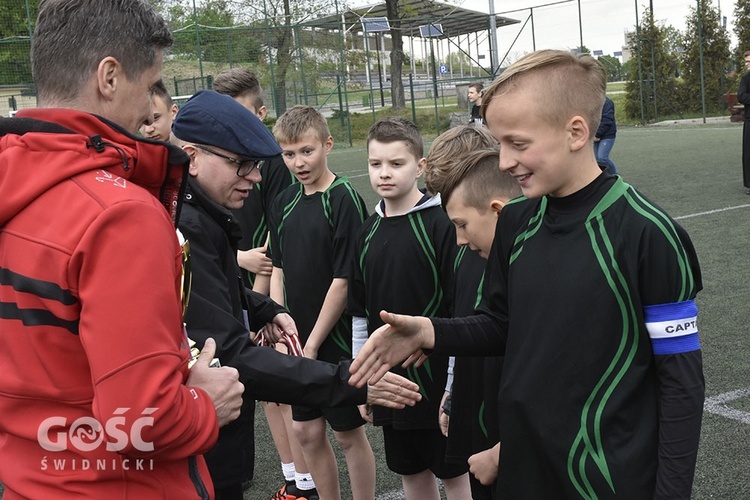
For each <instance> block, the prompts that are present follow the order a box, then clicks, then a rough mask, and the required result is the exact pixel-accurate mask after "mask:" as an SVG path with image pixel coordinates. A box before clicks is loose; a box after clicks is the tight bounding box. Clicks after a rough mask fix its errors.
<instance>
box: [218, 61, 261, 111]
mask: <svg viewBox="0 0 750 500" xmlns="http://www.w3.org/2000/svg"><path fill="white" fill-rule="evenodd" d="M212 87H213V89H214V90H215V91H216V92H218V93H219V94H226V95H228V96H231V97H233V98H235V99H236V98H238V97H241V96H245V95H247V96H251V97H252V98H253V105H254V106H255V109H260V108H261V107H263V95H262V94H261V88H260V80H258V76H257V75H256V74H255V73H254V72H253V71H251V70H249V69H247V68H239V67H238V68H232V69H228V70H226V71H222V72H221V73H219V74H218V75H216V78H214V82H213V84H212Z"/></svg>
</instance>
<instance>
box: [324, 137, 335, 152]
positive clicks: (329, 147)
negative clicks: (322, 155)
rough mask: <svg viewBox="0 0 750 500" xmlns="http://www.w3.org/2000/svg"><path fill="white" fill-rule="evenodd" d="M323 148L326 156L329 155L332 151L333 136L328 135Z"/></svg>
mask: <svg viewBox="0 0 750 500" xmlns="http://www.w3.org/2000/svg"><path fill="white" fill-rule="evenodd" d="M323 146H324V147H325V149H326V156H327V155H328V153H330V152H331V150H332V149H333V136H331V135H329V136H328V139H326V142H324V143H323Z"/></svg>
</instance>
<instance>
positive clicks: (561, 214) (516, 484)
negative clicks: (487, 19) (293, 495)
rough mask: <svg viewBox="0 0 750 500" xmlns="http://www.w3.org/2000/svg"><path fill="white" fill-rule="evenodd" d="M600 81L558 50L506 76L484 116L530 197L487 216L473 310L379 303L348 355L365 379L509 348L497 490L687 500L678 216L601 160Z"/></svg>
mask: <svg viewBox="0 0 750 500" xmlns="http://www.w3.org/2000/svg"><path fill="white" fill-rule="evenodd" d="M605 87H606V72H605V71H604V68H603V67H602V66H601V64H599V63H598V62H597V61H596V60H594V59H593V58H591V57H589V56H580V57H579V56H576V55H573V54H570V53H568V52H563V51H549V50H547V51H539V52H535V53H532V54H530V55H528V56H526V57H524V58H522V59H520V60H519V61H518V62H516V63H515V64H513V65H511V66H510V67H509V68H508V69H506V70H505V71H504V72H503V74H502V75H501V76H500V77H499V78H498V79H497V80H496V81H495V82H494V83H493V85H492V86H491V87H490V88H489V89H488V90H487V92H486V93H485V102H484V104H483V106H484V116H485V118H486V122H487V124H488V126H489V129H490V131H491V132H492V135H493V136H494V137H495V138H496V139H498V141H499V142H500V148H501V150H500V168H501V169H502V170H504V171H507V172H509V173H510V174H511V175H513V176H514V177H515V178H516V179H518V181H519V183H520V185H521V189H522V190H523V194H524V195H525V196H526V198H520V199H517V200H513V201H512V202H511V203H508V204H507V205H506V206H505V208H504V209H503V212H502V214H501V216H500V218H499V220H498V224H497V228H496V233H495V240H494V242H493V245H492V249H491V251H490V258H489V260H488V264H487V272H486V276H485V282H484V287H483V289H482V301H481V303H480V304H479V306H478V308H477V314H476V315H475V316H472V317H469V318H456V319H451V320H446V319H440V318H433V319H429V318H418V317H409V316H401V315H393V314H390V313H385V312H384V313H382V316H383V318H384V320H385V321H386V322H387V323H388V325H386V326H384V327H383V328H382V329H381V330H380V331H379V332H377V333H375V334H373V335H372V336H371V338H370V340H369V341H368V343H369V345H366V346H364V347H363V348H362V350H361V352H360V356H359V357H358V358H357V360H355V363H354V364H353V365H352V370H353V372H354V373H355V374H356V375H355V376H354V377H353V379H352V382H353V383H355V384H362V383H363V382H364V381H366V380H370V382H371V381H372V380H375V379H377V377H378V376H379V375H380V374H382V373H385V372H386V371H387V368H388V366H391V365H393V364H395V363H397V362H399V361H400V360H401V359H403V356H404V353H405V352H415V351H416V350H417V349H433V350H434V352H436V353H446V352H447V353H451V354H456V355H460V354H475V355H476V354H490V355H492V354H502V353H505V361H504V366H503V376H502V380H501V382H500V384H501V386H500V387H501V388H500V395H499V416H500V417H499V418H500V422H499V424H500V425H499V432H500V440H501V451H500V458H499V471H498V480H497V486H498V495H499V497H501V498H564V499H569V498H570V499H572V498H600V499H601V498H638V499H641V498H654V499H667V498H690V492H691V488H692V482H693V477H694V472H695V460H696V456H697V450H698V441H699V435H700V425H701V417H702V408H703V399H704V381H703V372H702V361H701V351H700V342H699V339H698V329H697V325H696V321H697V315H698V309H697V306H696V304H695V296H696V294H697V293H698V291H699V290H701V288H702V283H701V274H700V268H699V265H698V259H697V256H696V254H695V250H694V248H693V246H692V243H691V241H690V238H689V237H688V235H687V233H686V232H685V231H684V230H683V229H682V228H681V227H680V226H679V225H677V224H676V223H675V222H674V221H673V220H672V219H671V218H670V217H669V216H668V215H667V214H665V213H664V211H662V210H661V209H659V208H658V207H656V206H655V205H653V204H652V203H650V202H649V201H648V200H646V199H645V198H644V197H643V196H642V195H640V194H639V193H638V192H637V191H636V190H635V189H634V188H633V187H631V186H629V185H628V184H626V183H625V182H624V181H623V180H622V179H621V178H620V177H617V176H613V175H611V174H609V173H607V172H606V171H605V172H602V171H601V170H600V169H599V166H598V165H597V163H596V158H595V157H594V148H593V138H594V133H595V131H596V129H597V126H598V121H599V118H600V116H601V110H602V106H603V103H604V95H605ZM391 351H395V352H391ZM416 358H417V356H412V359H416ZM373 375H374V378H371V376H373Z"/></svg>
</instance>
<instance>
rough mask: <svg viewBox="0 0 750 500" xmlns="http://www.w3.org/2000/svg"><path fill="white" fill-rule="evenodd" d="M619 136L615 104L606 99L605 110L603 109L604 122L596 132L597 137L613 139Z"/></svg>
mask: <svg viewBox="0 0 750 500" xmlns="http://www.w3.org/2000/svg"><path fill="white" fill-rule="evenodd" d="M616 135H617V122H615V103H614V102H612V99H610V98H609V97H606V98H605V99H604V108H603V109H602V121H601V123H600V124H599V128H598V129H597V130H596V137H598V138H599V139H613V138H614V137H615V136H616Z"/></svg>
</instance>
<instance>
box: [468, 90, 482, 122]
mask: <svg viewBox="0 0 750 500" xmlns="http://www.w3.org/2000/svg"><path fill="white" fill-rule="evenodd" d="M483 89H484V85H482V84H481V83H472V84H471V85H469V93H468V97H469V102H470V103H471V117H470V118H469V123H471V124H474V125H481V124H482V113H481V109H482V92H483Z"/></svg>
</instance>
